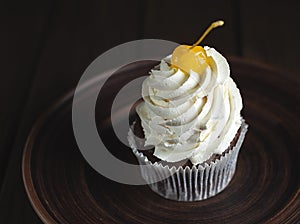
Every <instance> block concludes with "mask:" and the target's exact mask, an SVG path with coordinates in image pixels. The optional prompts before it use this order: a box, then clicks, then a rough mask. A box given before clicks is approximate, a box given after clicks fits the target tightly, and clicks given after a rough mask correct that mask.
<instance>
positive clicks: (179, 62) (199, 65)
mask: <svg viewBox="0 0 300 224" xmlns="http://www.w3.org/2000/svg"><path fill="white" fill-rule="evenodd" d="M223 24H224V21H222V20H219V21H216V22H213V23H212V24H211V25H210V26H209V27H208V28H207V29H206V31H205V32H204V34H203V35H202V36H201V37H200V38H199V39H198V41H197V42H196V43H194V44H193V45H192V46H189V45H179V46H178V47H177V48H175V50H174V51H173V54H172V58H171V66H172V67H175V68H177V69H180V70H182V71H183V72H185V73H188V72H189V71H190V70H193V71H194V72H197V73H199V74H201V73H202V72H203V71H204V69H205V68H206V67H207V66H208V58H207V55H206V52H205V50H204V48H203V47H201V46H198V45H199V44H200V43H201V41H202V40H203V39H204V38H205V37H206V36H207V34H208V33H209V32H210V31H211V30H212V29H214V28H216V27H218V26H222V25H223Z"/></svg>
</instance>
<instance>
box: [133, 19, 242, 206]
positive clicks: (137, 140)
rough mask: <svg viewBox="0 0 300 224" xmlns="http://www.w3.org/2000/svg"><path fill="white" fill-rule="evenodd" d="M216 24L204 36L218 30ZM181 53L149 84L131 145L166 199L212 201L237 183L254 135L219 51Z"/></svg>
mask: <svg viewBox="0 0 300 224" xmlns="http://www.w3.org/2000/svg"><path fill="white" fill-rule="evenodd" d="M222 24H223V23H222V22H221V21H218V22H215V23H213V24H212V25H211V26H210V27H209V28H208V31H206V32H205V34H204V36H205V35H206V34H207V33H208V32H209V31H210V30H211V29H212V28H214V27H217V26H219V25H222ZM204 36H202V37H201V38H200V39H199V41H198V42H196V43H195V44H194V45H193V46H187V45H180V46H179V47H177V48H176V49H175V50H174V52H173V54H172V55H170V56H168V57H166V58H164V59H163V60H161V62H160V64H159V65H158V66H156V67H155V68H153V69H152V70H151V71H150V75H149V77H147V78H146V79H145V80H144V82H143V84H142V98H143V101H142V102H140V103H139V104H138V105H137V106H136V112H137V115H138V116H137V119H136V120H135V122H134V123H133V124H132V128H131V130H130V131H129V135H128V140H129V143H130V146H131V148H132V150H133V153H134V154H135V156H136V157H137V160H138V162H139V163H140V164H141V165H148V166H141V174H142V176H143V178H144V179H145V180H146V182H147V183H148V185H149V186H150V188H151V189H152V190H153V191H154V192H156V193H158V194H159V195H161V196H163V197H165V198H168V199H172V200H178V201H197V200H204V199H207V198H209V197H212V196H215V195H216V194H218V193H220V192H221V191H222V190H223V189H224V188H225V187H226V186H227V185H228V184H229V182H230V181H231V179H232V177H233V175H234V173H235V168H236V162H237V158H238V154H239V150H240V147H241V145H242V142H243V140H244V137H245V134H246V132H247V124H246V123H245V121H244V120H243V118H242V116H241V110H242V98H241V94H240V91H239V89H238V88H237V86H236V84H235V83H234V81H233V79H232V78H231V77H230V69H229V64H228V62H227V60H226V59H225V58H224V57H223V56H222V55H221V54H220V53H219V52H218V51H216V50H215V49H214V48H211V47H207V46H205V47H201V46H198V44H199V42H201V40H202V39H203V38H204Z"/></svg>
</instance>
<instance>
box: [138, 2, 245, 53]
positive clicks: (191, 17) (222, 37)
mask: <svg viewBox="0 0 300 224" xmlns="http://www.w3.org/2000/svg"><path fill="white" fill-rule="evenodd" d="M217 5H218V6H217V7H216V2H212V1H192V0H186V1H184V2H183V1H180V0H175V1H159V0H154V1H153V0H147V1H145V3H144V9H145V14H144V27H143V35H144V37H145V38H156V39H157V38H160V39H166V40H171V41H175V42H177V43H184V44H193V43H194V42H195V41H196V40H197V39H198V38H199V37H200V36H201V34H202V33H203V32H204V31H205V29H206V28H207V27H208V26H209V25H210V24H211V23H212V22H214V21H216V20H219V19H223V20H224V21H225V26H224V27H223V28H219V29H216V30H215V31H213V32H212V33H211V34H209V36H208V37H207V38H206V39H205V40H203V43H202V44H203V45H208V46H211V47H215V48H217V49H218V50H219V51H220V52H222V53H225V54H237V53H238V47H239V46H238V45H237V38H238V36H237V35H239V33H238V32H237V30H236V27H235V13H234V10H235V8H234V5H233V2H232V1H226V0H221V1H218V3H217Z"/></svg>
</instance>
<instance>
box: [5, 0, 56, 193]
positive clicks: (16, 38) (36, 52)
mask: <svg viewBox="0 0 300 224" xmlns="http://www.w3.org/2000/svg"><path fill="white" fill-rule="evenodd" d="M35 4H36V7H35V8H32V7H31V5H30V4H28V3H25V2H23V3H20V4H17V3H16V2H11V1H1V3H0V27H1V35H0V49H1V52H0V61H1V74H0V77H1V82H0V101H1V103H2V106H1V111H0V127H1V129H0V136H1V137H0V189H1V186H2V180H3V177H4V173H5V170H6V166H7V163H8V158H9V155H10V153H11V147H12V145H13V142H14V140H15V134H16V132H17V130H18V128H19V122H20V120H21V116H22V113H23V110H24V106H25V104H26V100H27V97H28V94H29V91H30V87H31V84H32V83H31V81H32V79H33V77H34V73H35V65H36V63H37V61H38V60H39V57H40V53H41V49H42V48H43V44H44V40H45V34H46V33H45V30H46V29H45V28H46V27H47V25H48V17H49V15H50V14H51V12H52V7H51V4H50V3H47V2H40V1H36V2H35Z"/></svg>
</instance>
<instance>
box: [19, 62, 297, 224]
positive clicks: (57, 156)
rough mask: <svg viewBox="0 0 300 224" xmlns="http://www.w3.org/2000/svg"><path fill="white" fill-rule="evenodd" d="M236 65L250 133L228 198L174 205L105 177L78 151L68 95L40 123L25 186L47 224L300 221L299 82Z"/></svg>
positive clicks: (127, 155) (27, 157)
mask: <svg viewBox="0 0 300 224" xmlns="http://www.w3.org/2000/svg"><path fill="white" fill-rule="evenodd" d="M231 65H232V70H233V74H234V75H233V77H234V79H235V80H236V82H237V83H238V85H239V87H240V89H241V91H242V95H243V99H244V105H245V107H244V111H243V114H244V117H245V119H246V120H247V122H248V123H249V125H250V129H249V132H248V134H247V136H246V140H245V142H244V145H243V147H242V150H241V153H240V156H239V160H238V166H237V170H236V174H235V176H234V178H233V180H232V182H231V183H230V185H229V186H228V187H227V188H226V189H225V190H224V191H223V192H222V193H221V194H219V195H217V196H215V197H213V198H210V199H208V200H205V201H200V202H189V203H184V202H175V201H170V200H166V199H163V198H162V197H160V196H158V195H156V194H155V193H153V192H152V191H151V190H150V189H149V188H148V187H147V186H128V185H123V184H118V183H115V182H112V181H110V180H108V179H106V178H104V177H103V176H101V175H99V174H98V173H96V172H95V171H94V170H93V169H92V168H91V167H89V166H88V165H87V163H86V162H85V161H84V159H83V157H82V156H81V154H80V152H79V150H78V148H77V145H76V142H75V139H74V135H73V131H72V125H71V99H72V98H71V97H72V94H69V95H67V96H65V97H64V98H62V99H61V100H60V101H57V104H56V105H54V106H53V107H52V108H50V109H49V110H48V111H47V113H46V114H44V116H43V117H41V119H39V120H38V122H37V123H36V126H35V127H34V128H33V130H32V132H31V135H30V136H29V138H28V141H27V145H26V147H25V151H24V158H23V159H24V160H23V178H24V181H25V186H26V189H27V193H28V195H29V198H30V200H31V203H32V205H33V207H34V208H35V210H36V211H37V213H38V214H39V216H40V217H41V219H42V220H43V221H44V222H46V223H192V222H193V223H249V224H250V223H256V224H257V223H272V224H276V223H284V224H286V223H289V224H291V223H292V224H295V223H298V222H299V221H300V213H299V209H298V208H299V206H300V197H299V194H300V178H299V175H298V171H299V168H300V167H299V163H298V161H299V159H300V151H299V148H298V147H297V145H298V144H297V142H298V136H299V130H298V129H297V127H298V125H300V124H299V119H298V114H299V112H300V111H299V108H296V109H295V110H290V108H291V106H292V103H291V102H288V101H286V98H288V97H292V96H295V94H296V91H297V90H296V89H295V88H294V87H295V86H297V85H299V80H297V79H296V76H293V75H291V74H286V73H282V72H278V71H275V70H273V69H270V68H267V67H262V66H258V65H256V64H252V63H249V62H246V61H242V60H239V59H233V60H232V61H231ZM143 66H145V65H143ZM130 74H132V73H130ZM138 74H140V72H139V73H138ZM284 77H285V79H283V78H284ZM123 81H124V80H123ZM117 86H119V84H118V83H116V85H113V86H112V87H117ZM90 94H93V91H91V92H90ZM108 97H109V94H108ZM296 100H298V101H299V97H297V98H296ZM104 117H105V116H104ZM121 117H122V118H124V119H128V118H126V116H125V115H121ZM104 124H105V122H104ZM102 128H103V129H102V130H104V131H105V130H106V131H109V127H108V128H107V127H106V128H105V127H102ZM109 139H110V143H111V144H112V145H113V148H114V147H116V146H118V145H120V144H119V143H118V140H117V139H115V140H113V139H114V136H111V137H110V138H109ZM106 140H108V139H107V138H106ZM121 145H122V144H121ZM123 147H124V146H123ZM118 149H119V151H120V152H121V151H122V152H123V153H121V157H123V158H124V159H126V160H128V161H130V160H131V161H133V160H132V159H133V155H132V153H131V150H130V149H128V148H127V150H125V149H126V148H120V147H119V148H118ZM122 149H123V150H122ZM262 205H264V206H262Z"/></svg>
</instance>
